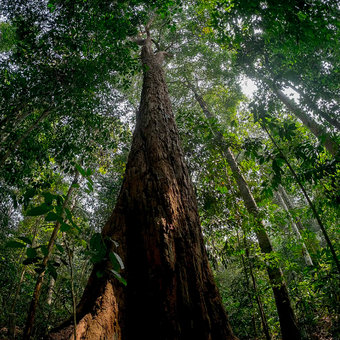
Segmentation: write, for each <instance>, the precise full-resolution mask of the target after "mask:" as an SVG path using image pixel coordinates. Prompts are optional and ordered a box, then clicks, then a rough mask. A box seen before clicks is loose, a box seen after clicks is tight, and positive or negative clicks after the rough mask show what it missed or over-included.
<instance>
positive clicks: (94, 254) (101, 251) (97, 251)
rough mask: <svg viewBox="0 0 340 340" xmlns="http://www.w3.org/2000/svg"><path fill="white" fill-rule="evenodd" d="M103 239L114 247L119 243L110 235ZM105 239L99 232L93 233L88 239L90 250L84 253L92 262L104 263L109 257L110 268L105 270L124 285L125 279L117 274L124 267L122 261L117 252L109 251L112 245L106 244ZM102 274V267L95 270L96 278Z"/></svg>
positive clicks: (103, 271) (103, 272)
mask: <svg viewBox="0 0 340 340" xmlns="http://www.w3.org/2000/svg"><path fill="white" fill-rule="evenodd" d="M105 240H106V241H107V242H109V243H112V244H113V246H114V247H118V246H119V244H118V243H117V242H116V241H114V240H112V239H111V238H110V237H106V238H105ZM105 240H104V239H103V237H102V235H101V234H100V233H94V234H93V236H92V237H91V240H90V250H88V251H87V252H86V255H89V256H90V261H91V262H92V263H93V264H100V263H104V262H105V261H106V260H108V259H109V260H110V262H111V264H112V269H110V270H107V272H108V273H110V274H113V276H114V277H115V278H116V279H118V280H119V281H120V282H121V283H123V284H124V285H125V286H126V284H127V282H126V280H125V279H124V278H123V277H122V276H121V275H120V274H119V273H120V271H121V270H123V269H124V264H123V261H122V259H121V258H120V256H119V255H118V254H117V253H115V252H114V251H109V248H111V247H112V245H111V244H110V246H108V245H107V244H106V243H105ZM104 274H105V270H103V269H98V270H97V272H96V275H97V277H98V278H100V277H102V276H103V275H104Z"/></svg>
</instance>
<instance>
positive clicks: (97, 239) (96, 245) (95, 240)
mask: <svg viewBox="0 0 340 340" xmlns="http://www.w3.org/2000/svg"><path fill="white" fill-rule="evenodd" d="M101 245H102V236H101V234H100V233H94V234H93V235H92V237H91V240H90V248H91V249H92V250H99V249H100V248H101Z"/></svg>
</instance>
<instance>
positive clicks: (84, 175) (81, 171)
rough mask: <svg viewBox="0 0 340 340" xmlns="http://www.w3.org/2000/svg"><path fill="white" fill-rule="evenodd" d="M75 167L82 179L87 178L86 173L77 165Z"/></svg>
mask: <svg viewBox="0 0 340 340" xmlns="http://www.w3.org/2000/svg"><path fill="white" fill-rule="evenodd" d="M75 167H76V169H77V170H78V171H79V172H80V174H81V175H82V176H83V177H86V176H87V174H86V171H85V170H84V169H83V168H82V167H81V166H80V165H79V164H75Z"/></svg>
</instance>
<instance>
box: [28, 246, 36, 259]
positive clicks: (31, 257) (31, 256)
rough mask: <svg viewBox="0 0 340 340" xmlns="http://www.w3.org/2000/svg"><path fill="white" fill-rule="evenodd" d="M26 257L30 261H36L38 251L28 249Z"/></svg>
mask: <svg viewBox="0 0 340 340" xmlns="http://www.w3.org/2000/svg"><path fill="white" fill-rule="evenodd" d="M26 255H27V257H28V258H29V259H34V258H35V257H37V251H36V250H35V249H33V248H27V250H26Z"/></svg>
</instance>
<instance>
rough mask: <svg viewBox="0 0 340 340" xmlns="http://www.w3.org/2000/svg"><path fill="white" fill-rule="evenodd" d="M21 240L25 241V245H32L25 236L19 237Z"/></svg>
mask: <svg viewBox="0 0 340 340" xmlns="http://www.w3.org/2000/svg"><path fill="white" fill-rule="evenodd" d="M17 238H18V239H19V240H21V241H24V242H25V243H27V244H30V245H32V241H31V240H30V239H29V238H28V237H24V236H19V237H17Z"/></svg>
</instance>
